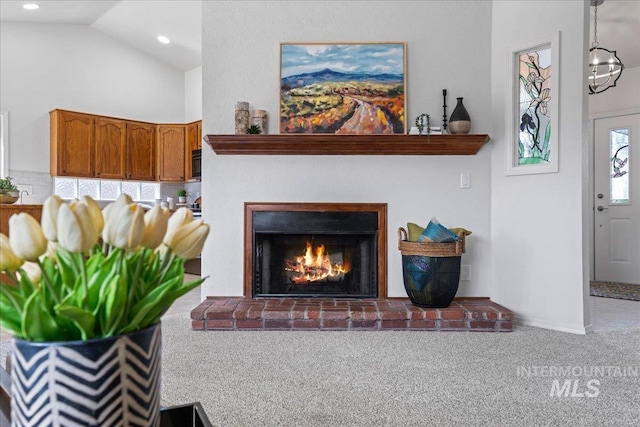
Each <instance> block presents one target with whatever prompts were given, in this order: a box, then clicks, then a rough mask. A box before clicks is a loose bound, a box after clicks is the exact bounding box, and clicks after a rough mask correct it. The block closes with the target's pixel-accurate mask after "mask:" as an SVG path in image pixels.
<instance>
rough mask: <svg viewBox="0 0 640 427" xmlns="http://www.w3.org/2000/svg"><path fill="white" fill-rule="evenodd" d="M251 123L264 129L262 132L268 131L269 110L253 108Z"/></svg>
mask: <svg viewBox="0 0 640 427" xmlns="http://www.w3.org/2000/svg"><path fill="white" fill-rule="evenodd" d="M251 124H252V125H256V126H258V127H259V128H260V130H261V131H262V132H261V133H262V134H266V133H267V112H266V111H265V110H253V115H252V116H251Z"/></svg>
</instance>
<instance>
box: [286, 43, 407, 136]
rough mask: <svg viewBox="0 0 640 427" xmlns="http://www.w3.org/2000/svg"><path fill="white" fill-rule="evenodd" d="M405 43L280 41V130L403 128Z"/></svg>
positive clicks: (345, 131) (374, 130) (385, 130)
mask: <svg viewBox="0 0 640 427" xmlns="http://www.w3.org/2000/svg"><path fill="white" fill-rule="evenodd" d="M405 52H406V44H405V43H360V44H355V43H343V44H317V43H314V44H296V43H282V44H281V45H280V133H337V134H390V133H405V132H406V124H405V87H406V79H405V63H406V57H405Z"/></svg>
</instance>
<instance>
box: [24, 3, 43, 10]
mask: <svg viewBox="0 0 640 427" xmlns="http://www.w3.org/2000/svg"><path fill="white" fill-rule="evenodd" d="M22 8H23V9H26V10H36V9H40V5H39V4H35V3H25V4H23V5H22Z"/></svg>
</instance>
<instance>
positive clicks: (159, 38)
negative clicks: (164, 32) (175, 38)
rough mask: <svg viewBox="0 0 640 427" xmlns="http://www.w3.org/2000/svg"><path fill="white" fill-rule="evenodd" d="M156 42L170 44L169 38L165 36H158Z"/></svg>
mask: <svg viewBox="0 0 640 427" xmlns="http://www.w3.org/2000/svg"><path fill="white" fill-rule="evenodd" d="M158 41H159V42H160V43H163V44H169V43H171V40H169V37H165V36H158Z"/></svg>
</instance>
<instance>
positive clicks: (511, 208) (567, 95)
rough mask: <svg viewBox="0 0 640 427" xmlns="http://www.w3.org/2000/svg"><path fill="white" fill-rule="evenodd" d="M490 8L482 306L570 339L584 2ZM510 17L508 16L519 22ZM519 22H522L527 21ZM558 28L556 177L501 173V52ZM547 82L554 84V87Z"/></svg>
mask: <svg viewBox="0 0 640 427" xmlns="http://www.w3.org/2000/svg"><path fill="white" fill-rule="evenodd" d="M531 5H532V3H531V2H521V1H494V2H493V17H492V22H493V35H492V54H491V58H492V74H491V87H492V96H491V100H492V110H493V124H494V125H493V135H492V136H493V151H492V158H491V164H492V168H491V169H492V172H491V187H492V197H491V245H492V246H491V247H492V255H493V257H492V260H493V276H492V277H493V292H492V294H491V296H492V299H493V300H494V301H496V302H498V303H499V304H503V305H505V306H506V307H509V308H510V309H512V310H513V311H514V312H515V313H516V315H517V317H518V318H519V319H520V320H521V321H523V322H524V323H528V324H532V325H536V326H542V327H547V328H551V329H558V330H565V331H571V332H577V333H583V332H584V331H585V325H588V324H589V319H588V314H589V313H588V305H587V310H584V305H585V301H586V299H587V298H588V289H587V287H588V259H587V257H588V253H589V246H588V245H589V239H588V235H589V233H590V230H589V226H588V223H589V221H588V214H587V209H586V207H587V203H588V184H587V183H588V176H589V172H588V168H589V163H588V142H587V141H588V138H587V135H588V133H587V130H586V123H587V122H586V112H587V89H586V88H587V81H586V55H585V52H586V51H587V38H586V35H585V34H586V33H588V32H586V31H585V28H587V25H588V13H589V10H588V8H589V6H588V3H585V2H577V1H553V2H543V4H542V5H541V6H540V7H531ZM525 16H526V19H520V18H518V19H516V18H515V17H525ZM527 23H529V24H527ZM556 31H561V36H560V67H559V68H560V75H559V81H560V84H559V85H560V91H559V94H558V95H559V108H560V111H559V116H558V114H557V113H556V114H555V116H554V119H556V120H559V125H560V126H559V138H558V140H559V172H558V173H552V174H542V175H524V176H510V177H506V176H505V175H504V171H505V150H506V144H507V143H510V140H508V139H507V138H506V135H505V108H507V105H506V103H505V89H506V81H507V76H506V74H505V70H506V63H507V56H506V55H507V53H506V52H507V46H509V45H512V44H518V43H521V42H525V41H527V40H531V39H535V38H538V37H540V36H544V35H548V34H551V33H553V32H556ZM556 81H557V80H556Z"/></svg>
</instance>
